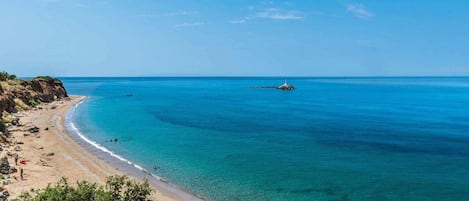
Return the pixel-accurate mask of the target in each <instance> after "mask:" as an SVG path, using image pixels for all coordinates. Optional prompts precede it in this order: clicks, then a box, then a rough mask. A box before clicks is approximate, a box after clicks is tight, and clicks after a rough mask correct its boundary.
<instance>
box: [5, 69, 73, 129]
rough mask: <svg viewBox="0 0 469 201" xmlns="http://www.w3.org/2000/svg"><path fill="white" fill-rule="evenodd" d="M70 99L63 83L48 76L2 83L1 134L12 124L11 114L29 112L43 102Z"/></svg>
mask: <svg viewBox="0 0 469 201" xmlns="http://www.w3.org/2000/svg"><path fill="white" fill-rule="evenodd" d="M65 97H68V95H67V91H66V90H65V87H64V85H63V83H62V81H60V80H58V79H55V78H51V77H48V76H42V77H36V78H34V79H31V80H20V79H11V80H5V81H1V82H0V112H1V114H2V120H1V121H0V132H4V131H5V130H4V127H5V126H4V123H11V122H9V121H12V120H11V119H9V118H7V117H8V114H9V113H16V112H18V111H21V110H28V109H30V108H33V107H35V106H37V105H39V104H40V103H43V102H52V101H55V100H59V99H62V98H65Z"/></svg>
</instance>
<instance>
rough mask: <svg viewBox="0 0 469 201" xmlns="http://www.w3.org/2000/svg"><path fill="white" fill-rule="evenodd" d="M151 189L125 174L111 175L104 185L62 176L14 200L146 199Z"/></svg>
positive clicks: (114, 200) (141, 200) (101, 200)
mask: <svg viewBox="0 0 469 201" xmlns="http://www.w3.org/2000/svg"><path fill="white" fill-rule="evenodd" d="M151 192H152V190H151V188H150V185H149V184H148V182H147V181H145V182H143V183H138V182H136V181H135V180H130V179H129V178H128V177H126V176H111V177H108V178H107V181H106V184H105V185H97V184H96V183H89V182H87V181H79V182H77V185H76V186H71V185H69V184H68V182H67V179H65V178H63V179H62V180H60V181H59V182H58V183H57V184H55V185H54V186H52V185H49V186H48V187H47V188H45V189H42V190H38V191H32V192H25V193H23V194H22V195H21V196H19V197H18V198H17V199H14V201H42V200H49V201H81V200H83V201H87V200H96V201H127V200H132V201H147V200H148V198H147V197H148V196H149V195H150V194H151Z"/></svg>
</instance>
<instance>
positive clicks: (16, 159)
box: [15, 154, 19, 165]
mask: <svg viewBox="0 0 469 201" xmlns="http://www.w3.org/2000/svg"><path fill="white" fill-rule="evenodd" d="M18 159H19V156H18V154H15V165H18Z"/></svg>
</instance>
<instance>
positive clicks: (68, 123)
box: [66, 99, 206, 200]
mask: <svg viewBox="0 0 469 201" xmlns="http://www.w3.org/2000/svg"><path fill="white" fill-rule="evenodd" d="M85 101H86V99H83V100H81V101H80V102H78V103H76V104H75V105H74V106H73V108H72V109H71V110H70V111H69V112H68V113H67V116H66V128H67V130H68V131H69V133H70V134H71V135H73V134H75V135H76V136H77V137H79V139H81V140H83V141H84V142H86V143H88V144H89V145H91V146H92V147H93V148H95V149H97V150H99V151H102V152H103V153H105V154H108V155H109V156H111V157H112V158H114V159H117V160H119V161H120V162H123V163H125V164H127V165H129V166H131V167H133V168H136V169H137V170H139V171H141V172H143V173H144V174H145V175H148V176H150V177H151V178H152V179H155V180H156V181H158V182H161V183H162V184H166V185H169V187H170V188H172V189H174V190H177V191H180V192H183V193H184V194H185V195H187V196H189V197H192V198H195V199H189V200H206V199H205V198H203V197H202V196H200V195H197V194H194V193H191V192H189V191H187V190H186V189H184V188H182V187H181V186H178V185H176V184H173V183H171V182H169V181H168V180H166V179H165V178H162V177H159V176H158V175H155V174H153V173H151V172H150V171H148V170H147V169H145V168H143V167H142V166H140V165H138V164H135V163H134V162H132V161H130V160H128V159H126V158H124V157H123V156H121V155H118V154H116V153H114V152H113V151H111V150H109V149H107V148H106V147H104V146H103V145H101V144H99V143H97V142H95V141H93V140H91V139H89V138H88V137H86V136H85V135H84V134H83V133H82V132H80V129H78V128H77V127H76V126H75V123H74V122H73V121H72V119H73V118H72V117H73V115H74V114H75V112H76V110H77V109H78V107H79V106H80V105H81V104H83V103H84V102H85Z"/></svg>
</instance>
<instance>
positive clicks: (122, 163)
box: [64, 96, 207, 201]
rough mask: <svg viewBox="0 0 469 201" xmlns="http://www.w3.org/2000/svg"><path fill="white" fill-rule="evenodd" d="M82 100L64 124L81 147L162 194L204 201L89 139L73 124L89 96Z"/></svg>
mask: <svg viewBox="0 0 469 201" xmlns="http://www.w3.org/2000/svg"><path fill="white" fill-rule="evenodd" d="M82 97H83V98H82V100H80V101H78V102H77V103H75V104H74V105H72V106H71V107H70V109H69V110H68V111H67V114H66V116H65V121H64V124H65V125H64V126H65V129H66V131H67V134H68V135H69V136H70V137H71V138H72V139H73V140H74V141H75V142H76V143H77V144H78V145H80V146H81V147H83V148H84V149H85V150H86V151H88V152H89V153H91V154H93V155H95V156H97V158H99V159H100V160H102V161H103V162H105V163H106V164H108V165H110V166H111V167H114V168H116V170H118V171H119V172H121V173H122V174H125V175H127V176H130V177H132V178H134V179H137V180H145V179H146V180H148V182H149V183H150V185H151V186H152V187H153V188H154V189H156V190H157V191H158V192H160V193H162V194H169V195H171V196H170V197H177V200H181V201H183V200H185V201H205V200H207V199H206V198H203V197H202V196H200V195H197V194H194V193H192V192H190V191H188V190H186V189H185V188H183V187H181V186H178V185H177V184H174V183H171V182H170V181H168V180H167V179H165V178H162V177H160V176H158V175H155V174H153V173H151V172H150V171H148V170H147V169H145V168H143V167H142V166H140V165H138V164H136V163H134V162H132V161H130V160H128V159H126V158H124V157H123V156H121V155H119V154H116V153H114V152H113V151H112V150H110V149H108V148H106V147H105V146H103V145H101V144H99V143H97V142H95V141H93V140H91V139H90V138H89V137H87V136H86V135H85V134H83V133H82V132H81V131H80V129H79V128H78V127H77V126H76V125H75V122H74V121H73V117H74V115H75V113H76V111H77V109H78V108H79V106H80V105H82V104H83V103H85V102H86V101H87V100H88V98H89V97H87V96H82Z"/></svg>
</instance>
